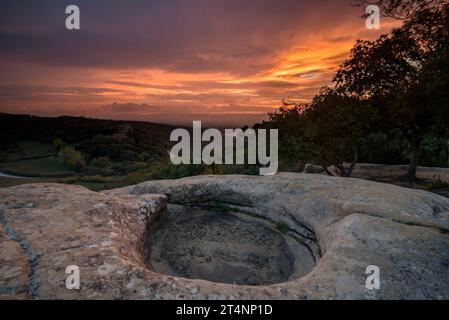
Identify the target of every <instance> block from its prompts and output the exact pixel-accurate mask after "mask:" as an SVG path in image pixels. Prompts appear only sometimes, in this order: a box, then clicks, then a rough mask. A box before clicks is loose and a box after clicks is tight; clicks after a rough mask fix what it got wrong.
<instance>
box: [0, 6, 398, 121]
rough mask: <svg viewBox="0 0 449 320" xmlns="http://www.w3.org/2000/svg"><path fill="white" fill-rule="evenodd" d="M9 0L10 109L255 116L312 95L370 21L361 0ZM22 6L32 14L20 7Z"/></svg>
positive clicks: (2, 84)
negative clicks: (70, 22) (74, 17)
mask: <svg viewBox="0 0 449 320" xmlns="http://www.w3.org/2000/svg"><path fill="white" fill-rule="evenodd" d="M69 4H72V2H70V3H69V2H67V1H58V4H55V3H54V2H53V1H39V2H37V1H20V3H19V2H17V1H4V2H2V10H1V11H0V39H1V43H2V49H1V50H0V54H1V58H0V70H1V73H0V112H6V113H20V114H36V115H43V116H58V115H81V116H87V117H95V118H106V119H116V120H119V119H120V120H143V121H152V122H162V123H172V124H186V123H191V121H192V120H203V121H205V122H206V123H208V124H215V125H228V124H233V125H243V124H253V123H255V122H258V121H261V120H263V119H265V118H266V115H267V113H268V112H273V111H274V110H275V109H276V108H277V107H279V106H280V103H281V100H282V99H283V98H287V99H289V100H292V101H307V100H309V99H311V98H312V97H313V95H314V94H316V93H317V92H318V91H319V89H320V88H321V87H322V86H325V85H330V84H331V80H332V75H333V74H334V73H335V71H336V69H337V68H338V66H339V65H340V64H341V63H342V62H343V61H344V60H345V59H346V58H347V57H348V56H349V51H350V49H351V47H352V46H353V45H354V43H355V41H356V40H357V39H369V40H371V39H375V38H377V37H378V36H379V35H380V34H382V33H388V32H389V31H390V30H391V28H392V27H393V26H398V22H397V21H391V20H386V19H383V20H382V24H381V26H382V29H381V30H367V29H366V27H365V21H364V20H363V19H362V18H361V15H362V13H363V11H364V8H361V7H354V6H351V0H338V1H337V0H336V1H324V0H322V1H312V0H310V1H305V0H296V1H293V0H283V1H279V0H263V1H261V0H257V1H256V0H254V1H235V0H216V1H205V0H191V1H181V0H177V1H170V2H168V1H162V0H160V1H143V0H136V1H104V0H100V1H95V2H93V1H87V0H84V1H75V2H73V4H77V5H78V6H79V7H80V10H81V29H80V30H71V31H69V30H66V29H65V27H64V21H65V18H66V14H65V7H66V6H67V5H69ZM19 13H20V14H19Z"/></svg>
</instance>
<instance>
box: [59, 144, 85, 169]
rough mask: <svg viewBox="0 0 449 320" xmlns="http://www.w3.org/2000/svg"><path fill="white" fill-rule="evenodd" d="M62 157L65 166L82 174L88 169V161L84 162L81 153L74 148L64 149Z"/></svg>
mask: <svg viewBox="0 0 449 320" xmlns="http://www.w3.org/2000/svg"><path fill="white" fill-rule="evenodd" d="M61 156H62V158H63V161H64V164H65V165H66V166H67V167H68V168H69V169H72V170H75V171H76V172H82V171H84V170H85V169H86V160H84V157H83V155H82V154H81V152H79V151H76V150H75V149H74V148H72V147H68V146H67V147H64V148H63V149H62V150H61Z"/></svg>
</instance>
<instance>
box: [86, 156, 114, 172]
mask: <svg viewBox="0 0 449 320" xmlns="http://www.w3.org/2000/svg"><path fill="white" fill-rule="evenodd" d="M90 165H91V166H92V167H94V168H97V169H109V168H110V167H112V162H111V160H109V158H108V157H99V158H95V159H93V160H92V162H91V163H90Z"/></svg>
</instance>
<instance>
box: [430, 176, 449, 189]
mask: <svg viewBox="0 0 449 320" xmlns="http://www.w3.org/2000/svg"><path fill="white" fill-rule="evenodd" d="M446 188H449V182H446V181H443V180H441V179H440V177H433V180H432V184H431V185H430V189H431V190H439V189H446Z"/></svg>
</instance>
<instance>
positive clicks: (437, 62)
mask: <svg viewBox="0 0 449 320" xmlns="http://www.w3.org/2000/svg"><path fill="white" fill-rule="evenodd" d="M448 48H449V6H445V7H444V8H443V9H442V10H438V11H434V10H430V9H426V10H423V11H421V12H419V14H417V15H416V16H414V17H413V18H411V19H410V20H407V21H406V22H405V23H404V26H403V27H401V28H400V29H396V30H394V31H393V32H392V34H390V35H384V36H382V37H380V38H379V39H378V40H376V41H358V42H357V43H356V45H355V46H354V48H353V49H352V50H351V56H350V58H349V60H347V61H346V62H345V63H343V65H342V66H341V67H340V69H339V70H338V72H337V74H336V75H335V77H334V81H335V82H336V86H337V88H338V90H340V91H342V92H345V93H346V94H347V95H349V96H353V97H358V98H359V99H361V100H365V101H371V102H372V103H373V104H375V105H376V106H377V107H378V108H379V110H380V114H381V117H382V120H383V122H384V128H385V129H391V128H397V129H399V130H400V131H401V133H402V135H403V136H404V138H405V139H407V141H408V142H409V143H410V146H411V149H412V152H411V162H410V166H409V170H408V174H407V177H408V179H409V180H410V181H414V180H415V179H416V166H417V163H418V159H419V150H420V147H421V144H422V142H423V140H424V138H425V136H426V135H428V134H431V133H433V134H438V135H446V134H447V123H448V122H449V113H448V110H449V105H448V99H449V95H448V87H449V79H448V75H449V70H448V62H447V61H448V60H449V55H448V54H449V52H448V50H449V49H448Z"/></svg>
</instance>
